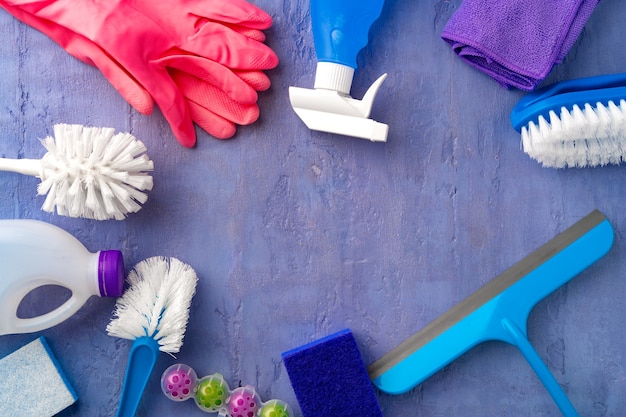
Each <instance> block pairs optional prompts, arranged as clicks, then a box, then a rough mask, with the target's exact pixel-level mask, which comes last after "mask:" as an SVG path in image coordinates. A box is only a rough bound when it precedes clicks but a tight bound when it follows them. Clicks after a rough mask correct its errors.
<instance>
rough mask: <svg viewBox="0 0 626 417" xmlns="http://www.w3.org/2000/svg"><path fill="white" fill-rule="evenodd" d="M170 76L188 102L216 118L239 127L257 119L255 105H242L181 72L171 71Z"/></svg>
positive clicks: (256, 107)
mask: <svg viewBox="0 0 626 417" xmlns="http://www.w3.org/2000/svg"><path fill="white" fill-rule="evenodd" d="M170 74H171V76H172V79H173V80H174V82H175V83H176V85H177V86H178V88H179V89H180V90H181V91H182V92H183V95H184V96H185V98H186V99H187V100H188V101H192V102H194V103H196V104H197V105H200V106H202V107H203V108H205V109H207V110H210V111H211V112H212V113H215V114H217V115H218V116H221V117H223V118H225V119H227V120H229V121H231V122H234V123H236V124H239V125H249V124H251V123H254V122H255V121H256V120H257V119H258V118H259V107H258V106H257V105H256V103H255V104H244V103H239V102H237V101H234V100H233V99H232V98H230V97H229V96H228V95H227V94H225V93H224V92H223V91H221V90H219V89H218V88H216V87H215V86H214V85H212V84H210V83H208V82H206V81H203V80H201V79H199V78H196V77H194V76H192V75H189V74H187V73H184V72H182V71H177V70H172V71H171V72H170ZM194 121H195V119H194ZM196 123H197V122H196Z"/></svg>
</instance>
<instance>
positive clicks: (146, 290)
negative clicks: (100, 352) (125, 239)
mask: <svg viewBox="0 0 626 417" xmlns="http://www.w3.org/2000/svg"><path fill="white" fill-rule="evenodd" d="M126 280H127V282H128V284H129V287H128V289H127V290H126V291H125V292H124V294H123V295H122V297H120V298H119V299H118V300H117V303H116V305H115V310H114V313H113V314H114V318H113V319H112V320H111V322H110V323H109V325H108V326H107V329H106V330H107V332H108V334H109V335H110V336H115V337H121V338H124V339H129V340H134V339H137V338H140V337H145V336H147V337H150V338H152V339H154V340H155V341H156V342H157V343H158V344H159V350H160V351H162V352H167V353H170V354H173V353H177V352H178V351H179V350H180V347H181V346H182V344H183V338H184V335H185V329H186V327H187V322H188V320H189V307H190V305H191V299H192V297H193V295H194V294H195V291H196V283H197V280H198V278H197V276H196V272H195V271H194V270H193V269H192V268H191V267H190V266H189V265H187V264H185V263H184V262H182V261H180V260H178V259H176V258H166V257H161V256H157V257H152V258H148V259H145V260H143V261H141V262H139V263H138V264H137V265H135V267H134V268H133V270H132V271H131V272H130V273H129V274H128V277H127V279H126Z"/></svg>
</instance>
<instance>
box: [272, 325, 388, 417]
mask: <svg viewBox="0 0 626 417" xmlns="http://www.w3.org/2000/svg"><path fill="white" fill-rule="evenodd" d="M282 356H283V363H284V364H285V368H286V369H287V374H289V380H290V381H291V385H292V387H293V390H294V392H295V393H296V398H297V400H298V404H299V405H300V410H301V411H302V415H303V417H321V416H341V417H382V412H381V411H380V407H379V405H378V401H377V400H376V394H375V393H374V387H373V385H372V383H371V381H370V379H369V376H368V374H367V369H366V367H365V363H364V362H363V358H362V357H361V353H360V352H359V348H358V347H357V344H356V341H355V340H354V336H352V332H351V331H350V329H345V330H342V331H339V332H337V333H334V334H331V335H330V336H327V337H324V338H322V339H319V340H317V341H314V342H311V343H308V344H306V345H303V346H301V347H298V348H296V349H292V350H290V351H287V352H284V353H283V354H282Z"/></svg>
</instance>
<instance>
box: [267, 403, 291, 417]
mask: <svg viewBox="0 0 626 417" xmlns="http://www.w3.org/2000/svg"><path fill="white" fill-rule="evenodd" d="M290 416H292V414H291V411H290V410H289V406H288V405H287V403H284V402H282V401H278V400H270V401H268V402H266V403H265V404H264V405H263V407H261V410H260V411H259V417H290Z"/></svg>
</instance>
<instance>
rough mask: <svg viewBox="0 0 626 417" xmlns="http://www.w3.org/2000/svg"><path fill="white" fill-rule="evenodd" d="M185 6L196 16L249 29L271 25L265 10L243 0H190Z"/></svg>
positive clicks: (265, 27) (270, 19) (266, 27)
mask: <svg viewBox="0 0 626 417" xmlns="http://www.w3.org/2000/svg"><path fill="white" fill-rule="evenodd" d="M155 3H158V2H155ZM185 7H188V10H189V11H190V12H191V13H193V14H195V15H196V16H199V17H206V18H208V19H211V20H215V21H218V22H223V23H231V24H236V25H239V26H245V27H247V28H250V29H259V30H263V29H268V28H269V27H270V26H272V17H271V16H270V15H269V14H268V13H267V12H266V11H264V10H263V9H260V8H259V7H257V6H254V5H252V4H250V3H248V2H247V1H245V0H229V1H223V0H191V1H188V2H187V4H186V5H185Z"/></svg>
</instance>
